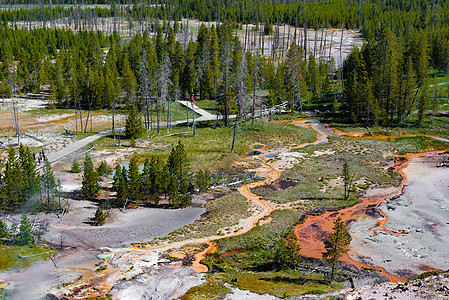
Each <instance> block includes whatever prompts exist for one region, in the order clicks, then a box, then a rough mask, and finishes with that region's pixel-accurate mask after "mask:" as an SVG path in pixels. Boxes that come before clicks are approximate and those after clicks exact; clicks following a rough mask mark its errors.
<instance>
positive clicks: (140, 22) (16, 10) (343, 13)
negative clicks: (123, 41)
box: [0, 0, 449, 33]
mask: <svg viewBox="0 0 449 300" xmlns="http://www.w3.org/2000/svg"><path fill="white" fill-rule="evenodd" d="M24 2H25V3H24ZM8 4H9V5H8V6H6V7H8V8H9V9H6V10H2V11H1V12H0V20H3V21H10V22H18V21H28V22H31V21H41V22H46V21H47V22H50V23H51V22H52V21H53V20H59V19H66V20H67V22H70V24H69V26H76V27H75V28H78V26H84V25H86V24H88V25H89V28H92V27H96V26H98V25H99V24H100V23H101V21H100V20H98V18H107V17H114V18H123V19H124V20H125V21H126V23H128V24H129V25H132V26H136V27H138V28H139V30H142V29H143V28H146V27H148V26H149V25H150V23H153V24H154V23H155V19H159V20H173V21H174V20H176V21H180V20H181V19H182V18H192V19H198V20H200V21H204V22H208V21H224V20H230V21H232V22H235V23H243V24H245V23H252V24H256V23H267V24H284V23H285V24H290V25H292V26H299V27H301V26H304V27H309V28H316V29H318V28H321V27H335V28H339V27H342V26H346V27H347V28H360V29H362V30H363V32H364V33H370V32H371V33H373V32H374V31H376V30H377V29H378V28H382V27H390V28H394V31H395V33H399V32H404V31H405V30H407V29H410V28H411V27H413V28H426V27H428V26H442V25H444V26H447V25H448V24H449V23H448V21H449V20H448V18H447V15H448V11H449V5H448V1H444V0H442V1H432V0H419V1H415V0H392V1H380V0H365V1H353V0H335V1H299V0H294V1H291V0H288V1H287V0H283V1H263V0H238V1H233V0H232V1H231V0H222V1H214V0H204V1H196V0H178V1H168V0H157V1H153V0H140V1H137V0H134V1H119V0H117V1H106V3H103V1H82V0H81V1H41V2H40V3H39V5H17V6H15V4H28V3H26V1H18V0H15V1H8ZM90 4H93V5H94V6H93V7H92V6H89V5H90ZM97 4H108V5H107V6H96V5H97ZM116 22H118V21H115V20H114V24H113V26H112V28H113V29H114V30H117V24H116ZM43 26H45V23H44V24H43ZM83 28H84V27H83Z"/></svg>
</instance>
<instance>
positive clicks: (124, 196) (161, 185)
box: [113, 141, 193, 208]
mask: <svg viewBox="0 0 449 300" xmlns="http://www.w3.org/2000/svg"><path fill="white" fill-rule="evenodd" d="M113 190H114V191H115V192H116V196H115V199H114V206H116V207H124V206H126V205H127V204H130V203H135V204H154V205H158V204H159V202H160V201H161V197H162V196H163V199H166V200H167V201H168V206H169V207H173V208H179V207H186V206H189V205H190V204H191V202H192V192H193V184H192V178H191V176H190V175H189V174H188V166H187V155H186V152H185V149H184V145H183V144H182V143H181V142H180V141H179V142H178V144H177V145H176V147H174V148H173V149H172V150H171V152H170V155H169V157H168V160H167V162H166V164H164V163H163V162H162V161H161V160H160V159H159V158H158V157H152V158H151V159H146V160H145V162H144V165H143V170H142V172H140V171H139V165H138V163H137V159H136V158H131V159H130V161H129V167H128V169H126V168H125V167H121V166H120V165H117V166H116V168H115V174H114V183H113Z"/></svg>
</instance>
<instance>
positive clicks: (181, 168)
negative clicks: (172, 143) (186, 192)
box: [167, 140, 187, 180]
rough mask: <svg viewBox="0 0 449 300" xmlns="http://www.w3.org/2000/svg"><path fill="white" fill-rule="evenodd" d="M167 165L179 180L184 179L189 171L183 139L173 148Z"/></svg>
mask: <svg viewBox="0 0 449 300" xmlns="http://www.w3.org/2000/svg"><path fill="white" fill-rule="evenodd" d="M167 166H168V171H169V172H170V174H173V175H174V176H175V177H176V178H177V179H179V180H182V179H183V177H184V176H185V174H186V173H187V154H186V151H185V149H184V144H182V143H181V140H179V141H178V144H177V145H176V147H175V148H173V149H172V150H171V152H170V155H169V156H168V161H167Z"/></svg>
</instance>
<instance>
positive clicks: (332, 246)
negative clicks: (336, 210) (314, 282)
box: [323, 217, 352, 279]
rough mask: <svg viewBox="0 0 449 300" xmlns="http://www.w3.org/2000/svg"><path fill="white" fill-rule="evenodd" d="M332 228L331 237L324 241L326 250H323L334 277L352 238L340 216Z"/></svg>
mask: <svg viewBox="0 0 449 300" xmlns="http://www.w3.org/2000/svg"><path fill="white" fill-rule="evenodd" d="M332 230H333V232H332V233H331V235H330V236H329V239H328V240H327V241H326V242H325V243H324V247H325V248H326V252H323V258H324V259H326V260H327V261H328V262H329V264H330V265H331V266H332V273H331V278H332V279H333V278H334V274H335V267H336V265H337V260H338V259H339V258H340V257H341V255H342V254H343V253H346V252H348V249H347V247H348V246H349V244H350V243H351V241H352V238H351V236H350V235H349V231H348V229H347V228H346V227H345V223H344V222H343V221H342V219H341V218H340V217H338V218H337V219H336V220H335V221H334V227H333V228H332Z"/></svg>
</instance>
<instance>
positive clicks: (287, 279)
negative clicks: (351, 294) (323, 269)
mask: <svg viewBox="0 0 449 300" xmlns="http://www.w3.org/2000/svg"><path fill="white" fill-rule="evenodd" d="M227 268H228V267H227ZM230 285H231V286H234V287H236V288H239V289H242V290H249V291H251V292H253V293H257V294H261V295H263V294H270V295H273V296H276V297H279V298H289V297H295V296H299V295H304V294H323V293H327V292H331V291H334V290H338V289H341V288H342V285H341V284H339V283H331V282H329V281H328V280H327V279H326V278H324V277H323V276H321V275H318V274H311V273H303V272H301V271H293V270H286V271H280V272H247V271H240V270H239V271H237V270H235V269H231V268H229V269H228V270H227V272H226V273H221V272H220V273H214V274H211V275H209V277H208V278H207V280H206V282H205V283H204V284H202V285H200V286H196V287H193V288H191V289H190V290H189V291H188V292H187V293H186V294H185V295H184V296H183V297H182V299H183V300H199V299H222V298H223V297H224V296H225V295H226V294H227V293H229V291H230V289H229V288H228V287H227V286H230Z"/></svg>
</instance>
